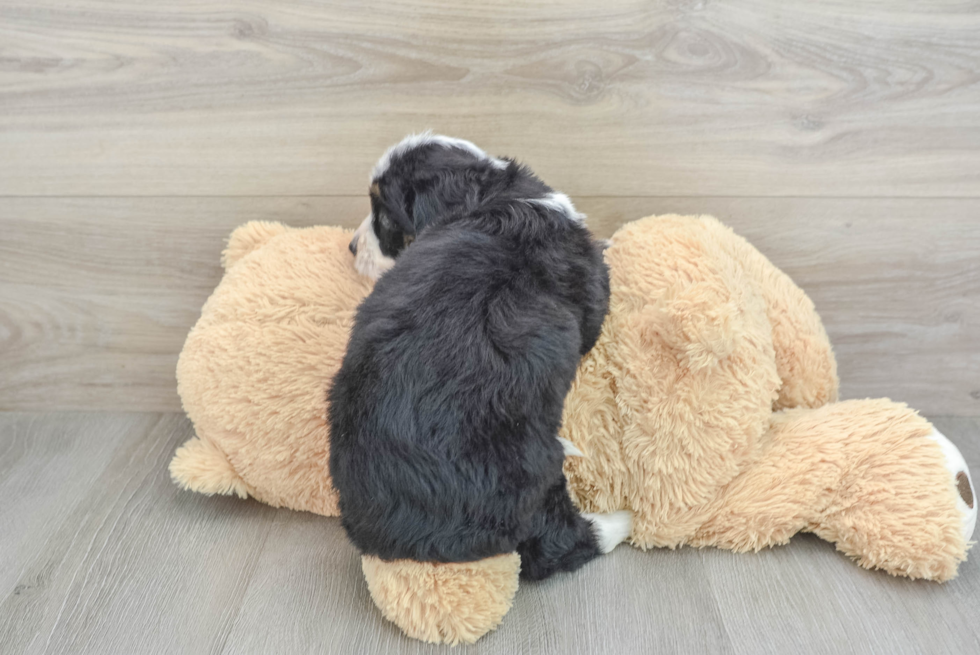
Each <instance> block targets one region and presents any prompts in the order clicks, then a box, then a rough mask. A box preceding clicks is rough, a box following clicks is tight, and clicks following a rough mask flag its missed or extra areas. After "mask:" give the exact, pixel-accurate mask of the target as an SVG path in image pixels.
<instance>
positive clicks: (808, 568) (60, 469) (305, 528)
mask: <svg viewBox="0 0 980 655" xmlns="http://www.w3.org/2000/svg"><path fill="white" fill-rule="evenodd" d="M935 422H936V424H937V426H938V427H939V428H940V429H941V430H943V431H944V432H945V433H946V434H947V435H948V436H950V437H951V438H952V439H954V440H955V441H956V442H957V443H958V444H959V445H960V446H961V449H962V450H963V452H964V454H965V456H966V458H967V460H968V462H969V463H970V464H971V466H972V467H973V470H974V471H977V470H980V421H977V420H975V419H968V418H945V419H944V418H937V419H935ZM190 434H191V426H190V423H189V422H188V421H187V419H186V418H184V417H183V416H181V415H179V414H169V413H164V414H159V413H157V414H151V413H67V412H63V413H0V652H2V653H4V654H6V653H72V654H75V653H78V654H81V653H99V654H108V653H120V654H126V655H134V654H138V653H233V654H239V653H345V654H346V653H429V652H448V650H449V649H448V648H447V647H436V646H430V645H428V644H423V643H421V642H417V641H413V640H410V639H408V638H406V637H405V636H403V635H402V634H401V633H400V632H399V630H398V629H397V628H395V627H394V626H393V625H392V624H390V623H387V622H386V621H384V620H383V619H382V618H381V616H380V614H379V612H378V610H377V609H376V608H375V607H374V605H373V604H372V602H371V599H370V597H369V595H368V591H367V588H366V585H365V583H364V581H363V578H362V575H361V571H360V567H359V560H358V556H357V553H356V552H355V551H354V549H353V548H352V547H351V546H350V544H349V543H348V542H347V540H346V538H345V536H344V534H343V531H342V529H341V527H340V524H339V522H338V521H337V520H336V519H326V518H322V517H319V516H314V515H311V514H305V513H298V512H292V511H288V510H277V509H273V508H271V507H267V506H265V505H261V504H259V503H257V502H254V501H241V500H238V499H234V498H223V497H221V498H219V497H213V498H207V497H204V496H200V495H196V494H192V493H187V492H181V491H179V490H178V489H177V488H176V487H175V486H174V485H173V484H172V483H171V482H170V479H169V477H168V474H167V464H168V462H169V460H170V457H171V455H172V453H173V451H174V449H175V448H176V447H177V446H178V445H179V444H180V443H181V442H183V441H184V440H185V439H186V438H188V437H189V436H190ZM454 652H456V653H460V654H464V653H469V652H474V653H506V654H507V655H514V654H519V653H616V654H622V653H705V652H711V653H836V652H857V653H883V654H896V653H980V564H978V560H977V558H976V556H974V557H973V558H971V559H970V560H969V561H968V562H966V563H965V564H964V565H963V566H962V567H961V569H960V575H959V577H958V578H957V579H955V580H953V581H952V582H949V583H947V584H944V585H939V584H935V583H930V582H922V581H918V582H915V581H910V580H905V579H899V578H892V577H889V576H888V575H885V574H883V573H880V572H871V571H865V570H863V569H860V568H858V567H857V566H855V565H854V564H852V563H851V562H850V561H848V560H847V558H845V557H844V556H842V555H841V554H839V553H837V552H836V551H835V550H834V548H833V546H832V545H830V544H828V543H825V542H822V541H820V540H819V539H817V538H815V537H812V536H810V535H801V536H799V537H797V538H795V539H793V541H792V543H791V544H790V545H788V546H786V547H783V548H776V549H773V550H768V551H765V552H761V553H758V554H741V555H735V554H732V553H729V552H725V551H720V550H713V549H706V550H695V549H692V548H684V549H680V550H676V551H669V550H653V551H648V552H640V551H638V550H634V549H632V548H629V547H625V546H623V547H620V548H618V549H617V550H616V551H615V552H613V553H612V554H611V555H609V556H607V557H604V558H602V559H601V560H599V561H596V562H594V563H592V564H590V565H589V566H587V567H585V568H584V569H583V570H581V571H579V572H577V573H574V574H571V575H561V576H558V577H555V578H553V579H551V580H549V581H547V582H544V583H540V584H524V585H522V586H521V588H520V589H519V590H518V593H517V598H516V601H515V603H514V607H513V609H512V610H511V611H510V613H509V614H508V615H507V616H506V618H505V619H504V623H503V625H502V626H501V627H500V628H499V629H498V630H496V631H495V632H493V633H491V634H489V635H487V636H486V637H484V638H483V639H482V640H480V641H479V642H478V643H477V644H476V645H475V646H471V647H464V648H458V649H455V650H454Z"/></svg>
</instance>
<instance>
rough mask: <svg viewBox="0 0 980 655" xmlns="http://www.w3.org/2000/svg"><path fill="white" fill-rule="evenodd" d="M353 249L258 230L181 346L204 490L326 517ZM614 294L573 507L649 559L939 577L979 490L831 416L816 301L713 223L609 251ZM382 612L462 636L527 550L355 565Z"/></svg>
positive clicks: (235, 244)
mask: <svg viewBox="0 0 980 655" xmlns="http://www.w3.org/2000/svg"><path fill="white" fill-rule="evenodd" d="M349 240H350V233H349V232H346V231H344V230H340V229H338V228H330V227H319V228H308V229H301V230H295V229H290V228H287V227H285V226H283V225H280V224H273V223H249V224H246V225H244V226H242V227H240V228H239V229H237V230H236V231H235V232H234V233H233V234H232V236H231V238H230V241H229V245H228V248H227V250H226V251H225V253H224V259H223V263H224V265H225V268H226V273H225V277H224V279H223V280H222V281H221V284H220V285H219V286H218V288H217V289H216V290H215V292H214V294H213V295H212V296H211V298H210V299H209V300H208V302H207V304H205V306H204V309H203V310H202V314H201V318H200V320H199V321H198V323H197V325H195V327H194V329H193V330H192V331H191V333H190V335H189V336H188V338H187V342H186V344H185V346H184V350H183V352H182V353H181V357H180V361H179V364H178V369H177V375H178V390H179V392H180V395H181V398H182V400H183V403H184V408H185V410H186V411H187V414H188V416H190V418H191V419H192V421H193V422H194V426H195V430H196V432H197V436H196V437H195V438H193V439H191V440H190V441H188V442H187V443H186V444H184V446H182V447H181V448H180V449H179V450H178V451H177V454H176V456H175V457H174V460H173V462H172V463H171V467H170V470H171V473H172V475H173V477H174V480H175V481H176V482H177V483H178V484H180V485H181V486H183V487H185V488H188V489H192V490H195V491H199V492H203V493H223V494H232V493H234V494H238V495H239V496H241V497H245V496H252V497H254V498H257V499H258V500H261V501H263V502H266V503H269V504H272V505H275V506H283V507H290V508H292V509H299V510H308V511H311V512H316V513H319V514H323V515H326V516H336V514H337V498H336V492H335V491H334V490H333V488H332V487H331V484H330V478H329V475H328V472H327V461H328V452H329V434H328V430H327V425H326V419H325V417H326V390H327V387H328V385H329V384H330V380H331V379H332V376H333V375H334V373H335V372H336V371H337V369H338V368H339V366H340V361H341V359H342V357H343V351H344V347H345V345H346V340H347V334H348V331H349V329H350V326H351V323H352V320H353V316H354V311H355V309H356V307H357V305H358V303H359V302H360V300H361V299H362V298H363V297H364V296H365V295H366V294H367V293H369V292H370V290H371V283H370V281H368V280H366V279H364V278H361V277H359V276H358V275H357V274H356V273H355V271H354V269H353V266H352V263H351V258H350V255H349V253H348V252H347V243H348V241H349ZM606 260H607V262H608V264H609V266H610V277H611V288H612V296H611V299H610V312H609V316H608V318H607V319H606V322H605V324H604V326H603V333H602V336H601V337H600V339H599V342H598V343H597V344H596V346H595V348H594V349H593V350H592V351H591V352H590V353H589V354H588V355H587V356H586V357H585V358H584V359H583V361H582V364H581V366H580V367H579V372H578V377H577V378H576V381H575V383H574V384H573V386H572V390H571V392H570V393H569V395H568V397H567V399H566V402H565V416H564V424H563V428H562V434H561V436H562V437H564V438H566V439H568V440H569V441H570V442H572V444H574V446H575V447H576V448H577V449H578V451H579V453H580V454H578V455H573V456H569V457H568V458H567V459H566V461H565V473H566V475H567V477H568V484H569V492H570V494H571V496H572V498H573V499H574V500H575V502H576V504H577V505H578V506H579V507H581V508H582V509H583V510H585V511H599V512H610V511H616V510H620V509H630V510H632V511H633V512H634V524H633V532H632V535H631V541H632V543H633V544H634V545H636V546H639V547H640V548H648V547H651V546H670V547H676V546H680V545H694V546H708V545H711V546H718V547H722V548H730V549H733V550H739V551H744V550H758V549H760V548H764V547H767V546H773V545H776V544H783V543H786V542H787V541H789V539H790V537H792V536H793V535H794V534H796V533H797V532H800V531H806V532H813V533H815V534H817V535H819V536H820V537H822V538H824V539H826V540H828V541H831V542H833V543H835V544H836V545H837V548H838V549H839V550H841V551H842V552H844V553H845V554H847V555H848V556H849V557H851V558H853V559H854V560H855V561H857V562H858V564H860V565H861V566H864V567H867V568H880V569H883V570H885V571H887V572H889V573H892V574H895V575H906V576H909V577H913V578H927V579H932V580H939V581H942V580H947V579H949V578H951V577H953V576H954V575H955V574H956V568H957V565H958V563H959V562H961V561H963V560H964V559H965V557H966V550H967V547H968V541H969V539H970V537H971V535H972V532H973V527H974V524H975V521H976V506H975V502H974V491H973V486H972V482H971V479H970V475H969V471H968V469H967V466H966V463H965V462H964V461H963V458H962V456H960V454H959V452H958V451H957V450H956V448H955V447H954V446H953V445H952V444H951V443H950V442H949V441H948V440H947V439H946V438H945V437H943V436H942V435H941V434H939V432H937V431H936V430H935V429H934V428H933V427H932V426H931V425H930V424H929V423H928V422H927V421H926V420H925V419H923V418H921V417H919V416H918V415H917V414H916V413H915V412H914V411H913V410H910V409H908V408H907V407H906V406H904V405H901V404H897V403H893V402H891V401H888V400H858V401H845V402H836V401H837V384H838V382H837V373H836V363H835V361H834V357H833V352H832V351H831V348H830V344H829V342H828V339H827V336H826V333H825V332H824V329H823V326H822V325H821V323H820V320H819V317H818V316H817V314H816V312H815V310H814V308H813V304H812V303H811V302H810V300H809V299H808V298H807V297H806V295H805V294H804V293H803V292H802V291H801V290H800V289H799V288H797V287H796V286H795V285H794V284H793V283H792V281H791V280H790V279H789V278H788V277H787V276H786V275H784V274H783V273H782V272H780V271H779V270H778V269H776V268H775V267H774V266H773V265H772V264H771V263H770V262H769V261H768V260H767V259H766V258H765V257H763V256H762V255H761V254H760V253H759V252H758V251H756V250H755V249H754V248H752V246H750V245H749V244H748V243H747V242H746V241H745V240H743V239H741V238H740V237H738V236H736V235H735V234H734V233H732V232H731V230H729V229H728V228H726V227H725V226H723V225H722V224H720V223H719V222H718V221H716V220H715V219H713V218H710V217H680V216H664V217H650V218H646V219H642V220H639V221H636V222H633V223H629V224H627V225H625V226H623V227H622V228H621V229H620V230H619V231H618V232H617V233H616V234H615V235H614V237H613V239H612V245H611V246H610V247H609V249H608V250H607V251H606ZM362 564H363V570H364V573H365V576H366V578H367V581H368V586H369V588H370V591H371V594H372V597H373V598H374V600H375V602H376V603H377V604H378V606H379V607H380V608H381V610H382V612H383V613H384V615H385V616H386V617H387V618H389V619H391V620H392V621H394V622H395V623H396V624H398V625H399V626H400V627H401V628H402V629H403V630H405V632H406V633H408V634H409V635H411V636H413V637H417V638H420V639H424V640H427V641H434V642H448V643H458V642H460V641H464V642H471V641H474V640H476V639H477V638H479V637H480V636H481V635H483V634H485V633H486V632H487V631H489V630H490V629H492V628H493V627H495V626H496V625H498V624H499V622H500V621H501V619H502V618H503V616H504V614H505V613H506V612H507V610H508V609H509V607H510V604H511V601H512V599H513V596H514V593H515V592H516V590H517V583H518V573H519V569H520V559H519V557H518V556H517V554H516V553H511V554H508V555H501V556H498V557H494V558H490V559H487V560H482V561H479V562H470V563H464V564H437V563H425V562H411V561H395V562H384V561H381V560H378V559H376V558H373V557H364V558H363V560H362Z"/></svg>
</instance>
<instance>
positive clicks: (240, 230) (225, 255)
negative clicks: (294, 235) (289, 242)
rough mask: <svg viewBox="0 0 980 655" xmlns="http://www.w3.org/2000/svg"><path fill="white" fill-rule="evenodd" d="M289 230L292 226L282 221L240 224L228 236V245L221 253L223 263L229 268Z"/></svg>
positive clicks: (226, 268)
mask: <svg viewBox="0 0 980 655" xmlns="http://www.w3.org/2000/svg"><path fill="white" fill-rule="evenodd" d="M289 230H290V228H289V227H287V226H285V225H283V224H282V223H275V222H272V221H249V222H248V223H245V224H244V225H240V226H238V227H237V228H235V231H234V232H232V233H231V235H230V236H229V237H228V245H227V246H226V247H225V249H224V251H223V252H222V253H221V265H222V266H223V267H224V268H225V270H228V269H229V268H231V267H232V266H234V265H235V264H237V263H238V262H239V261H240V260H241V259H242V258H243V257H244V256H245V255H247V254H248V253H250V252H252V251H253V250H255V249H256V248H258V247H260V246H262V245H263V244H265V243H266V242H267V241H268V240H269V239H271V238H273V237H276V236H279V235H280V234H284V233H285V232H288V231H289Z"/></svg>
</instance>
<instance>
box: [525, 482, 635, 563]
mask: <svg viewBox="0 0 980 655" xmlns="http://www.w3.org/2000/svg"><path fill="white" fill-rule="evenodd" d="M631 524H632V516H631V515H630V513H629V512H615V513H613V514H588V515H583V514H580V513H579V511H578V510H577V509H576V508H575V505H573V504H572V501H571V499H570V498H569V497H568V491H567V489H566V488H565V476H564V475H563V476H562V477H561V479H560V480H559V481H558V482H557V483H556V484H555V485H554V486H552V487H551V489H549V490H548V493H547V495H546V497H545V501H544V503H543V504H542V506H541V509H540V511H539V512H538V514H537V515H536V516H535V517H534V525H533V529H532V531H531V536H530V537H528V538H527V539H526V540H525V541H523V542H522V543H520V544H518V546H517V552H518V554H520V556H521V577H522V578H525V579H527V580H543V579H545V578H547V577H549V576H551V575H553V574H554V573H557V572H559V571H574V570H576V569H578V568H580V567H581V566H583V565H584V564H586V563H587V562H589V561H590V560H593V559H595V558H596V557H598V556H599V555H602V554H604V553H608V552H609V551H611V550H612V549H613V548H615V547H616V545H617V544H619V543H620V542H621V541H623V539H625V538H626V537H628V536H629V532H630V527H631Z"/></svg>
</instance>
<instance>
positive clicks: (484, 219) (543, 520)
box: [329, 137, 626, 579]
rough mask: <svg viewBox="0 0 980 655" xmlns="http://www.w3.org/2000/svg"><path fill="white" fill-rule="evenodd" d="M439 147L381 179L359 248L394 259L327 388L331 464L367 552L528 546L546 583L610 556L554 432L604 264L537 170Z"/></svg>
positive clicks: (425, 146)
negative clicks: (574, 493)
mask: <svg viewBox="0 0 980 655" xmlns="http://www.w3.org/2000/svg"><path fill="white" fill-rule="evenodd" d="M444 139H445V138H444V137H442V138H440V137H431V138H430V139H428V140H426V139H421V140H420V139H419V138H418V137H412V138H411V144H410V145H409V146H404V145H400V146H396V152H395V153H394V154H392V153H389V154H386V155H385V157H384V158H383V161H384V165H383V166H381V165H379V167H377V169H376V171H380V172H376V174H375V177H374V179H372V181H371V204H372V212H371V216H370V217H369V218H368V220H367V221H366V223H365V225H364V226H363V227H362V228H361V229H362V230H369V231H371V232H372V233H373V238H364V235H363V234H361V235H358V236H356V237H355V239H354V240H353V241H352V246H351V249H352V250H353V251H354V252H355V254H356V258H357V260H358V262H359V268H360V269H361V270H377V269H378V268H381V266H380V265H379V261H380V260H381V259H382V258H387V259H390V260H394V262H393V263H391V264H385V265H384V268H385V269H386V270H388V272H387V273H385V274H384V275H383V276H382V277H381V279H380V280H379V281H378V283H377V284H376V285H375V287H374V290H373V291H372V292H371V294H370V295H369V296H368V297H367V299H366V300H365V301H364V302H363V303H362V304H361V306H360V307H359V309H358V311H357V315H356V318H355V322H354V328H353V330H352V332H351V336H350V341H349V343H348V346H347V354H346V356H345V357H344V361H343V364H342V365H341V368H340V371H338V373H337V376H336V378H335V379H334V382H333V386H332V388H331V391H330V397H329V412H330V413H329V422H330V433H331V435H332V437H331V448H330V474H331V478H332V480H333V482H334V485H335V486H336V488H337V490H338V492H339V494H340V512H341V518H342V520H343V525H344V528H345V529H346V530H347V534H348V536H349V537H350V539H351V541H353V542H354V544H356V545H357V547H358V548H359V549H360V550H361V551H362V552H363V553H365V554H367V555H374V556H377V557H379V558H381V559H383V560H398V559H408V560H414V561H420V562H469V561H474V560H478V559H483V558H486V557H492V556H495V555H501V554H505V553H511V552H513V551H515V550H517V552H519V553H520V555H521V561H522V574H523V575H524V576H525V577H527V578H531V579H542V578H546V577H548V576H550V575H551V574H553V573H555V572H556V571H571V570H574V569H576V568H578V567H580V566H582V565H583V564H584V563H586V562H588V561H589V560H590V559H593V558H594V557H596V556H597V555H599V554H600V553H601V552H602V551H601V548H600V544H599V540H598V538H597V534H596V531H595V530H594V529H593V522H591V521H589V520H588V519H586V518H585V517H583V516H581V515H580V514H579V511H578V510H577V509H576V508H575V506H574V505H573V504H572V502H571V500H570V499H569V496H568V492H567V490H566V484H565V477H564V475H563V473H562V462H563V459H564V452H563V448H562V445H561V444H560V443H559V441H558V438H557V437H558V429H559V426H560V424H561V415H562V406H563V403H564V399H565V395H566V394H567V393H568V389H569V387H570V386H571V383H572V380H573V379H574V377H575V371H576V369H577V367H578V363H579V360H580V359H581V357H582V355H583V354H585V353H587V352H588V351H589V350H590V349H591V348H592V346H593V344H594V343H595V341H596V339H597V338H598V336H599V331H600V329H601V326H602V322H603V319H604V318H605V314H606V309H607V306H608V298H609V281H608V272H607V270H606V265H605V263H604V262H603V260H602V254H601V247H600V246H599V245H598V244H597V243H595V242H594V241H593V239H592V236H591V234H590V233H589V231H588V230H587V229H586V228H585V226H584V225H583V223H582V222H581V220H580V217H579V215H578V214H577V213H575V212H574V209H571V210H569V207H570V205H567V206H563V205H560V204H556V203H554V202H550V201H549V199H550V198H552V197H553V196H554V195H555V194H554V193H553V191H552V189H550V188H549V187H548V186H547V185H545V184H544V183H543V182H541V181H540V180H539V179H537V178H536V177H535V176H534V175H533V174H532V173H531V172H530V171H529V170H528V169H526V168H524V167H523V166H520V165H518V164H516V163H514V162H508V163H506V164H503V163H498V162H501V160H495V159H491V158H489V157H488V156H487V155H485V154H483V153H482V151H481V150H479V149H478V148H476V147H475V146H472V144H470V146H469V147H464V146H461V145H460V142H459V141H457V140H451V141H449V142H448V143H447V142H445V141H444ZM463 143H465V142H463ZM396 258H397V259H396ZM365 261H366V262H368V263H365ZM599 525H601V522H600V524H599ZM607 534H608V532H607ZM625 536H626V535H625V534H622V535H621V538H620V540H621V539H622V538H624V537H625Z"/></svg>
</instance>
